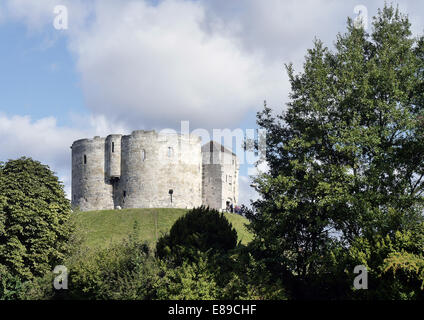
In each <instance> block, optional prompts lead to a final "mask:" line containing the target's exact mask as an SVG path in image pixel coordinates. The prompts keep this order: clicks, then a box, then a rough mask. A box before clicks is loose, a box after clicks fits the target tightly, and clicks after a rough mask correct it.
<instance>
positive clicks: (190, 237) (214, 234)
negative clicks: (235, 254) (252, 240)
mask: <svg viewBox="0 0 424 320" xmlns="http://www.w3.org/2000/svg"><path fill="white" fill-rule="evenodd" d="M236 245H237V232H236V230H235V229H234V228H233V227H232V225H231V223H230V222H229V221H228V220H227V219H226V218H225V216H224V214H223V213H219V212H218V211H216V210H212V209H209V208H205V207H199V208H195V209H193V210H190V211H189V212H187V214H185V215H184V216H182V217H180V218H179V219H178V220H177V221H176V222H175V223H174V225H173V226H172V228H171V230H170V231H169V234H167V235H165V236H163V237H161V238H160V239H159V240H158V242H157V245H156V254H157V256H158V257H160V258H165V257H167V258H171V259H173V260H175V261H176V262H178V263H179V264H182V263H183V261H184V260H189V261H194V260H196V257H197V255H198V252H203V253H204V252H209V253H211V254H217V253H225V252H228V251H229V250H231V249H233V248H235V246H236Z"/></svg>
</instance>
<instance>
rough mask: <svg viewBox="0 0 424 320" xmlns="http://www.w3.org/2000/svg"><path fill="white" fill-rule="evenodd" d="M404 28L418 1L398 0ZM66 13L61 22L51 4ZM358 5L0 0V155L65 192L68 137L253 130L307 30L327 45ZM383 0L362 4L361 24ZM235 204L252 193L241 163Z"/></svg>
mask: <svg viewBox="0 0 424 320" xmlns="http://www.w3.org/2000/svg"><path fill="white" fill-rule="evenodd" d="M398 3H399V6H400V8H401V10H402V11H403V12H406V13H409V15H410V19H411V22H412V25H413V31H414V33H415V34H418V33H421V32H422V30H423V21H424V19H423V18H424V17H423V15H424V14H423V12H424V11H423V9H424V4H421V3H420V2H419V1H399V2H398ZM57 5H64V6H65V7H66V8H67V9H68V29H67V30H56V29H55V28H54V27H53V21H54V19H55V14H54V13H53V9H54V7H55V6H57ZM359 5H362V3H361V2H357V1H350V0H349V1H343V2H342V1H335V0H326V1H325V0H319V1H318V0H304V1H294V0H293V1H292V0H287V1H280V0H268V1H259V0H244V1H236V0H233V1H224V0H215V1H203V0H198V1H188V0H162V1H143V0H119V1H118V0H102V1H98V0H87V1H82V0H72V1H71V0H63V1H56V0H2V1H1V2H0V39H1V41H0V136H2V139H1V142H0V161H4V160H7V159H10V158H17V157H20V156H24V155H25V156H31V157H33V158H35V159H37V160H40V161H42V162H44V163H47V164H49V165H50V167H51V168H52V169H53V170H54V171H55V172H57V174H58V175H59V177H60V178H61V179H62V180H63V181H64V183H65V187H66V191H67V193H68V196H69V192H70V149H69V146H70V144H71V143H72V141H73V140H76V139H79V138H85V137H92V136H94V135H107V134H109V133H129V132H131V131H132V130H136V129H156V130H161V129H164V128H173V129H177V130H178V129H179V126H180V122H181V121H185V120H189V121H190V128H191V129H195V128H205V129H207V130H211V129H224V128H230V129H236V128H241V129H243V130H245V129H249V128H254V127H255V113H256V112H257V111H258V110H260V109H261V107H262V105H263V101H264V100H267V102H268V105H269V106H271V107H273V108H274V109H275V111H276V112H281V111H282V110H283V109H284V108H285V103H286V102H287V101H288V93H289V84H288V81H287V77H286V75H285V71H284V68H283V65H284V63H289V62H293V63H294V65H295V68H296V69H297V70H301V68H302V61H303V57H304V55H305V52H306V50H307V48H310V47H311V44H312V41H313V39H314V37H318V38H320V39H322V40H323V41H324V42H325V43H326V44H327V45H328V46H330V47H331V45H332V42H333V41H334V39H335V37H336V34H337V33H338V32H343V31H344V29H345V23H346V18H347V17H348V16H350V17H355V16H356V14H355V10H354V8H355V7H357V6H359ZM383 5H384V1H366V6H365V8H366V10H367V14H368V21H369V22H368V23H369V25H370V24H371V21H370V19H371V17H372V16H373V15H375V14H376V11H377V8H378V7H382V6H383ZM249 167H251V166H248V165H243V166H242V168H241V179H240V193H241V194H240V198H241V202H244V203H246V202H247V201H248V199H249V198H252V197H255V194H254V192H253V190H251V189H250V187H249V184H250V182H249V178H248V171H247V170H248V168H249Z"/></svg>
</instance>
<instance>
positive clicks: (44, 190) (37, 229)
mask: <svg viewBox="0 0 424 320" xmlns="http://www.w3.org/2000/svg"><path fill="white" fill-rule="evenodd" d="M70 214H71V207H70V203H69V201H68V200H67V199H66V197H65V192H64V190H63V184H62V183H61V182H60V181H59V180H58V178H57V177H56V176H55V175H54V173H53V172H52V171H51V170H50V169H49V167H48V166H46V165H43V164H41V163H40V162H38V161H34V160H32V159H30V158H20V159H17V160H10V161H8V162H6V163H4V164H0V265H3V266H5V267H7V269H8V270H9V272H10V273H11V274H12V275H13V276H18V277H19V278H20V279H21V280H22V281H24V280H30V279H32V278H33V277H36V276H41V275H44V274H45V273H46V272H48V271H51V270H52V268H53V267H54V266H55V265H57V264H60V262H61V261H63V259H64V258H65V257H66V255H67V253H68V252H69V243H68V240H69V239H70V237H71V234H72V227H71V224H69V223H68V220H69V217H70Z"/></svg>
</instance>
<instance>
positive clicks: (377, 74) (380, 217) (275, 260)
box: [250, 5, 424, 298]
mask: <svg viewBox="0 0 424 320" xmlns="http://www.w3.org/2000/svg"><path fill="white" fill-rule="evenodd" d="M287 72H288V75H289V79H290V83H291V94H290V102H289V103H288V109H287V111H285V112H283V113H282V114H279V115H275V114H274V113H273V112H272V110H271V109H270V108H268V107H266V106H265V108H264V110H263V111H262V112H261V113H259V114H258V125H259V126H260V127H262V128H263V129H265V132H266V134H267V135H266V137H267V140H266V143H267V150H266V151H267V152H266V161H267V163H268V165H269V168H270V169H269V171H268V172H267V173H266V174H262V175H259V176H258V177H257V178H256V180H255V184H256V188H257V190H258V191H259V193H260V194H261V196H262V198H261V199H259V200H258V201H256V202H255V203H254V207H255V211H256V212H255V214H251V215H250V219H251V224H250V228H251V230H252V231H253V232H254V233H255V235H256V239H255V241H254V242H255V245H256V247H257V249H258V252H259V256H260V258H261V259H263V261H266V264H267V265H268V268H269V269H270V270H271V271H272V273H273V274H274V275H276V276H279V277H282V278H284V279H285V283H288V284H289V286H290V289H291V292H292V294H293V296H294V297H295V298H296V297H297V298H308V297H314V298H315V297H318V298H319V297H323V295H322V293H323V292H328V294H329V295H330V296H329V297H336V296H338V293H339V290H341V292H344V293H346V292H345V290H347V289H349V287H347V288H346V286H347V285H348V284H347V282H346V281H343V280H341V281H340V282H337V281H335V282H333V283H332V284H330V282H331V281H333V280H334V279H332V278H333V277H334V274H333V275H331V274H328V272H329V270H336V269H340V268H338V267H341V266H340V265H338V264H340V263H341V261H344V260H343V259H341V260H340V259H339V258H340V256H342V257H343V256H344V255H345V254H346V252H347V251H348V249H349V247H350V246H352V245H353V244H354V243H355V242H356V241H358V238H360V237H361V238H363V239H367V241H368V242H369V243H373V240H372V239H373V238H374V237H375V235H376V234H378V235H380V236H381V237H382V238H386V237H388V238H390V239H392V241H394V238H395V236H396V233H397V232H407V231H408V230H410V229H412V228H414V227H415V226H416V225H417V224H419V223H420V222H421V221H423V214H422V212H423V200H424V198H423V195H422V193H423V191H424V179H423V177H424V161H423V159H424V139H423V138H424V136H423V134H424V121H423V119H424V118H423V115H424V109H423V106H424V104H423V103H424V90H423V89H424V38H423V37H420V38H419V39H416V38H413V37H412V35H411V31H410V23H409V20H408V18H407V16H405V15H403V14H402V13H400V12H399V10H398V9H396V8H394V7H393V6H387V5H386V6H385V7H384V8H383V9H382V10H379V13H378V15H377V16H376V17H374V19H373V27H372V31H371V32H370V34H368V33H367V32H366V31H365V30H364V29H363V28H357V27H355V26H354V23H353V21H352V20H351V19H348V23H347V32H346V33H345V34H339V35H338V36H337V41H336V42H335V50H333V51H331V50H329V49H328V48H327V47H325V46H324V45H323V43H322V42H321V41H319V40H315V42H314V47H313V48H312V49H310V50H308V52H307V55H306V57H305V62H304V68H303V71H302V72H300V73H298V74H296V73H295V71H294V68H293V66H292V65H291V64H290V65H287ZM386 257H387V256H385V258H386ZM381 261H384V259H382V260H381ZM382 263H383V262H382ZM337 266H338V267H337ZM333 267H334V268H335V269H333ZM341 269H343V268H342V267H341ZM351 272H352V273H353V269H352V270H351ZM324 275H325V276H324ZM326 278H327V279H328V278H329V279H332V280H325V279H326ZM339 280H340V279H339ZM325 281H328V283H327V282H325ZM315 284H316V288H315V289H316V290H315V289H314V288H313V287H314V285H315ZM328 285H331V286H333V285H334V286H335V287H332V288H331V289H330V290H329V291H326V290H327V289H329V288H328ZM325 287H327V288H325Z"/></svg>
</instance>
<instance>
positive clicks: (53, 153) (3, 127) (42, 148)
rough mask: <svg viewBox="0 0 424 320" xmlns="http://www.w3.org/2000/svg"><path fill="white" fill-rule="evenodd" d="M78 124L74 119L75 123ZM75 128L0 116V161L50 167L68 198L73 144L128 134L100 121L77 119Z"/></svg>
mask: <svg viewBox="0 0 424 320" xmlns="http://www.w3.org/2000/svg"><path fill="white" fill-rule="evenodd" d="M75 120H77V119H75ZM78 123H79V124H78V126H75V127H72V128H71V127H61V126H58V125H57V121H56V119H55V118H53V117H48V118H42V119H39V120H32V119H31V118H30V117H29V116H12V117H8V116H6V115H2V114H0V137H1V139H0V160H1V161H7V160H9V159H17V158H20V157H23V156H26V157H31V158H33V159H34V160H38V161H40V162H42V163H44V164H47V165H49V166H50V168H51V169H52V170H53V171H55V172H56V173H57V174H58V176H59V178H60V179H61V181H63V182H64V183H65V190H66V192H67V196H68V197H70V184H71V150H70V146H71V145H72V142H73V141H75V140H77V139H81V138H89V137H93V136H95V135H102V136H105V135H107V134H110V133H111V132H118V133H122V132H127V131H128V130H126V129H125V128H124V127H121V126H114V125H110V124H108V123H107V121H106V120H105V119H104V118H103V117H88V118H78Z"/></svg>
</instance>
